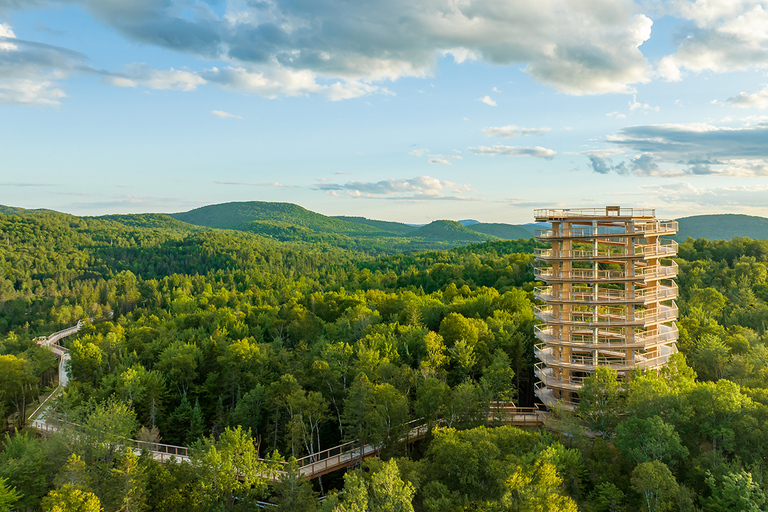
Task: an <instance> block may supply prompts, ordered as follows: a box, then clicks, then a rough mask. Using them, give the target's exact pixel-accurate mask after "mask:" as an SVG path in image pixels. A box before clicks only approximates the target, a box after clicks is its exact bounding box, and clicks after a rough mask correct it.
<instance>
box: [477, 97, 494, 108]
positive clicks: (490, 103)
mask: <svg viewBox="0 0 768 512" xmlns="http://www.w3.org/2000/svg"><path fill="white" fill-rule="evenodd" d="M477 101H479V102H481V103H485V104H486V105H488V106H489V107H497V106H498V105H497V104H496V102H495V101H493V100H492V99H491V97H490V96H488V95H486V96H483V97H482V98H477Z"/></svg>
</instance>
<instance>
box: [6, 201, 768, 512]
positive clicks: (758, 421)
mask: <svg viewBox="0 0 768 512" xmlns="http://www.w3.org/2000/svg"><path fill="white" fill-rule="evenodd" d="M339 221H341V220H339ZM350 223H351V222H350ZM358 224H360V223H358ZM360 225H361V226H362V225H363V224H360ZM363 229H366V228H363ZM372 229H377V228H375V227H372ZM422 229H423V228H422ZM336 241H337V240H336V239H334V238H331V239H329V241H326V242H317V241H311V242H312V243H310V241H305V242H300V241H291V242H279V241H277V240H276V239H275V238H274V237H268V236H262V235H260V234H258V233H255V232H252V231H249V230H247V229H246V230H222V229H217V228H214V227H200V226H190V225H188V224H186V223H185V222H184V219H178V218H177V219H173V218H170V217H167V216H113V217H102V218H79V217H73V216H69V215H64V214H58V213H55V212H45V211H41V212H19V211H9V212H8V214H0V408H2V416H3V417H4V418H7V421H6V422H5V423H4V424H3V425H2V427H3V429H4V430H5V431H6V432H7V435H6V438H5V442H4V446H3V449H2V452H0V510H5V509H9V510H88V511H91V510H93V511H95V510H102V509H103V510H107V511H123V510H124V511H153V510H158V511H174V510H185V511H191V510H255V509H256V508H257V507H258V504H257V501H267V502H270V503H273V504H277V509H279V510H296V511H313V510H324V511H409V510H417V511H430V512H432V511H435V512H436V511H444V510H446V511H450V510H465V511H485V510H488V511H507V510H509V511H539V510H541V511H559V510H565V511H570V510H572V511H576V510H584V511H599V510H614V511H616V510H624V511H635V510H638V511H639V510H649V511H650V510H705V511H720V510H765V509H766V507H768V502H767V501H766V492H768V482H766V479H765V471H766V468H765V464H766V462H767V461H768V442H766V440H768V432H766V430H768V426H767V425H768V423H767V422H766V420H768V384H765V383H766V376H767V375H768V347H766V345H765V341H766V320H767V319H768V283H767V282H766V278H767V277H768V266H767V265H768V243H766V242H762V241H756V240H750V239H744V238H737V239H734V240H731V241H728V242H724V241H719V242H709V241H707V240H704V239H699V240H692V239H691V240H688V241H686V242H685V243H684V244H682V245H681V246H680V252H679V256H680V257H679V259H678V260H677V261H678V263H679V265H680V278H679V280H678V281H679V284H680V294H681V297H680V299H679V301H678V303H679V306H680V312H681V318H680V321H679V328H680V342H679V348H680V351H681V354H680V355H678V356H675V358H674V359H673V362H672V363H671V364H670V365H669V366H668V368H666V369H665V370H664V371H663V372H662V373H661V374H660V375H656V374H655V373H653V374H647V375H641V374H638V375H635V376H633V377H632V378H631V379H630V380H629V381H628V382H619V381H618V380H617V378H616V375H615V374H611V373H610V372H608V371H606V372H599V373H598V374H597V375H596V376H595V377H594V378H592V379H589V380H588V381H587V383H586V385H585V388H584V390H583V392H582V395H583V398H585V399H583V400H582V404H581V405H580V406H579V409H578V410H577V411H576V414H572V413H568V412H566V411H553V412H552V417H551V421H552V424H551V427H552V428H549V429H539V428H527V429H521V428H516V427H509V426H495V425H494V424H493V421H492V420H489V418H488V415H487V414H486V410H487V409H488V407H489V404H490V403H491V402H492V401H496V400H500V401H514V402H515V403H517V404H519V405H532V404H533V402H534V400H533V393H532V385H533V372H532V365H533V362H534V357H533V345H534V337H533V325H534V323H535V320H534V316H533V310H532V307H533V287H534V285H535V284H536V283H535V282H534V278H533V272H532V268H531V261H532V260H533V256H532V252H533V248H534V247H535V246H536V244H535V243H534V242H533V241H532V240H517V241H489V242H484V243H478V244H474V245H468V246H463V247H458V248H455V249H451V250H445V251H431V252H419V253H409V254H403V253H392V252H389V253H388V254H383V253H384V252H387V251H382V250H380V249H378V248H377V249H376V250H374V251H372V252H373V253H374V254H371V253H368V252H366V251H361V250H359V248H355V250H350V249H349V248H348V247H346V246H345V244H337V243H335V242H336ZM340 245H341V247H340ZM384 245H386V244H384ZM80 319H86V320H87V321H86V324H85V327H84V328H83V329H82V330H81V331H80V332H79V333H78V334H77V335H75V336H71V337H69V338H66V339H65V340H64V341H63V342H62V344H63V345H64V346H66V347H68V348H69V350H70V353H71V364H70V382H69V385H68V386H67V388H66V389H65V391H64V393H63V394H62V395H61V396H60V397H59V398H57V399H56V404H55V405H56V415H57V417H58V418H59V419H60V420H62V421H65V422H66V423H63V424H62V425H63V427H62V430H61V431H60V432H59V433H57V434H55V435H51V436H48V437H40V436H39V435H37V434H36V433H35V432H34V431H31V430H28V429H25V428H24V423H25V418H26V417H27V415H28V414H29V413H30V412H31V410H32V409H33V408H34V407H36V405H37V400H38V399H39V397H40V396H45V395H46V393H47V392H50V390H51V389H52V387H53V386H54V385H55V379H56V376H57V371H56V360H55V358H54V357H53V356H52V355H51V353H50V352H48V351H47V350H45V349H42V348H39V347H37V345H36V344H35V343H34V341H33V339H34V337H35V336H38V335H42V334H49V333H51V332H53V331H55V330H57V329H60V328H62V327H67V326H70V325H73V324H74V323H76V322H77V321H78V320H80ZM422 418H423V420H424V421H426V422H428V423H429V425H430V426H432V432H431V434H430V435H429V436H428V437H427V438H426V439H424V440H423V441H419V442H417V443H415V444H413V445H410V446H404V445H403V444H402V443H401V442H399V439H400V438H401V436H402V434H403V433H404V431H405V429H406V428H407V427H405V424H406V423H408V422H409V421H411V420H414V419H422ZM125 437H131V438H140V439H143V440H147V441H154V442H157V441H161V442H163V443H169V444H177V445H184V446H190V447H191V452H190V455H191V460H190V462H184V463H175V464H171V463H168V464H160V463H159V462H156V461H155V460H153V459H152V458H151V457H150V456H149V455H148V454H147V453H141V454H138V453H134V452H133V451H130V450H126V449H125V448H124V447H123V446H122V443H121V441H120V440H121V439H124V438H125ZM345 440H361V441H364V442H365V443H370V444H373V445H375V446H378V447H379V448H380V456H379V457H376V458H372V459H369V460H367V461H366V462H365V463H363V464H362V465H361V466H360V467H359V468H357V469H355V470H353V471H350V472H348V473H346V474H342V473H343V472H338V473H335V474H330V475H327V476H324V477H323V478H322V479H319V480H318V479H315V480H313V481H311V482H310V481H306V480H301V479H300V478H299V477H298V475H297V473H296V468H295V466H292V465H291V462H290V461H291V460H292V458H299V457H301V456H303V455H306V454H307V453H310V452H313V451H316V450H318V449H322V448H328V447H331V446H334V445H336V444H338V443H340V442H342V441H345ZM257 455H258V457H260V458H261V459H262V460H257V458H256V456H257ZM283 461H287V462H288V465H287V466H286V467H288V468H289V471H288V472H287V474H286V475H285V476H283V477H282V478H281V479H280V481H279V482H278V483H277V484H274V485H272V484H269V485H268V484H267V483H266V481H265V480H264V479H262V478H260V476H263V475H265V474H268V473H269V472H270V471H274V469H275V468H276V467H278V465H280V467H283V466H282V463H283ZM291 468H292V469H291ZM320 496H323V497H325V499H323V500H320V499H319V497H320ZM267 506H268V505H267ZM272 508H274V507H272Z"/></svg>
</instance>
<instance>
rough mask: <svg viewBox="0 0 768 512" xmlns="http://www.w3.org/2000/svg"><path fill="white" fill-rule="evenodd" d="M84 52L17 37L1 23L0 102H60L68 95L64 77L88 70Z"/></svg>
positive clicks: (42, 104) (51, 104)
mask: <svg viewBox="0 0 768 512" xmlns="http://www.w3.org/2000/svg"><path fill="white" fill-rule="evenodd" d="M83 62H84V56H83V55H81V54H79V53H77V52H73V51H71V50H67V49H64V48H59V47H56V46H51V45H47V44H42V43H33V42H30V41H23V40H19V39H17V38H16V35H15V33H14V32H13V30H12V29H11V27H10V25H6V24H2V23H0V104H6V105H35V106H54V107H55V106H58V105H60V104H61V101H60V100H61V99H62V98H64V97H66V94H65V93H64V91H63V89H61V81H62V80H64V79H65V78H67V76H68V75H69V74H70V73H72V72H76V71H88V70H89V69H90V68H87V67H86V66H85V65H84V64H83Z"/></svg>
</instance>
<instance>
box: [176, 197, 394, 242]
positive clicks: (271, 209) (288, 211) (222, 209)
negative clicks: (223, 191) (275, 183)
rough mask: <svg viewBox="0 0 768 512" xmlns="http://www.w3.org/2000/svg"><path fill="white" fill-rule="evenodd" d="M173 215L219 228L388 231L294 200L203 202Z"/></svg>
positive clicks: (354, 232)
mask: <svg viewBox="0 0 768 512" xmlns="http://www.w3.org/2000/svg"><path fill="white" fill-rule="evenodd" d="M171 217H173V218H174V219H177V220H180V221H183V222H188V223H189V224H194V225H196V226H206V227H209V228H219V229H238V230H242V231H256V230H255V229H254V227H255V226H253V225H251V224H250V223H252V222H254V221H258V222H269V221H274V222H278V223H287V224H293V225H296V226H301V227H304V228H309V229H311V230H313V231H319V232H323V233H334V234H344V235H363V236H376V235H383V234H389V233H388V232H385V231H382V230H381V229H378V228H376V227H374V226H370V225H368V224H362V223H358V222H349V221H346V220H341V219H337V218H334V217H327V216H325V215H321V214H319V213H315V212H313V211H310V210H307V209H306V208H302V207H301V206H299V205H296V204H292V203H267V202H261V201H249V202H241V203H223V204H212V205H209V206H203V207H202V208H197V209H194V210H190V211H188V212H183V213H172V214H171Z"/></svg>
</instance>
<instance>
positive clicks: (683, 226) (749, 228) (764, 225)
mask: <svg viewBox="0 0 768 512" xmlns="http://www.w3.org/2000/svg"><path fill="white" fill-rule="evenodd" d="M677 222H678V224H679V229H678V232H677V235H676V236H674V237H673V238H674V239H675V240H678V241H681V242H683V241H685V240H686V239H687V238H688V237H691V238H708V239H710V240H730V239H732V238H736V237H739V236H746V237H749V238H756V239H758V240H765V239H768V219H766V218H765V217H755V216H752V215H738V214H722V215H694V216H692V217H683V218H681V219H677Z"/></svg>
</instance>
